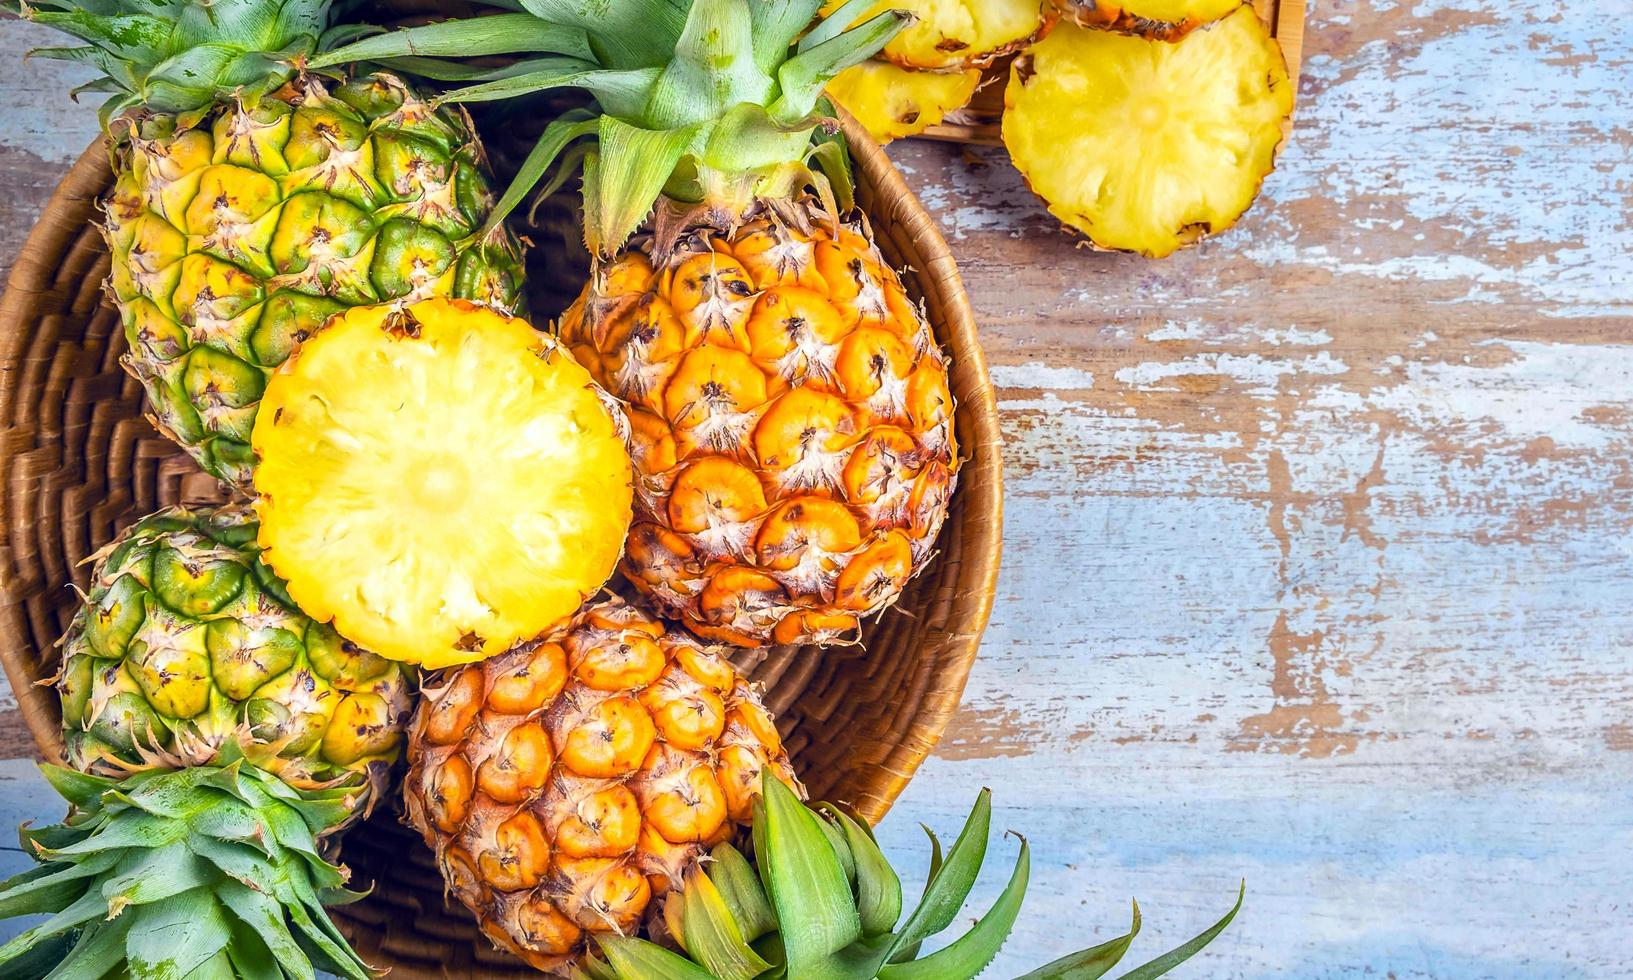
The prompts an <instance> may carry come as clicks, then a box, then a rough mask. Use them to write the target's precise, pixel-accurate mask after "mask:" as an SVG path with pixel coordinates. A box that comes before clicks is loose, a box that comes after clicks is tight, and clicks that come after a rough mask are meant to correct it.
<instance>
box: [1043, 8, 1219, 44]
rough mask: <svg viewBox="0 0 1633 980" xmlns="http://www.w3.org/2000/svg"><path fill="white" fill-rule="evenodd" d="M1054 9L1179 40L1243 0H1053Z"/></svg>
mask: <svg viewBox="0 0 1633 980" xmlns="http://www.w3.org/2000/svg"><path fill="white" fill-rule="evenodd" d="M1054 5H1055V10H1056V11H1058V12H1059V13H1060V15H1061V16H1062V17H1064V18H1065V19H1067V20H1069V21H1071V22H1073V23H1075V24H1078V25H1080V26H1083V27H1099V28H1103V29H1105V30H1111V31H1118V32H1120V33H1123V34H1138V35H1140V36H1142V37H1150V38H1155V39H1157V40H1159V41H1177V40H1179V39H1180V38H1182V37H1184V36H1185V35H1186V34H1189V33H1190V32H1191V31H1192V30H1194V29H1195V28H1197V27H1200V26H1202V25H1203V24H1211V23H1213V22H1214V21H1216V20H1218V19H1219V18H1221V17H1223V16H1225V15H1226V14H1228V13H1230V12H1231V11H1233V10H1235V9H1236V8H1237V7H1240V6H1241V5H1242V0H1054Z"/></svg>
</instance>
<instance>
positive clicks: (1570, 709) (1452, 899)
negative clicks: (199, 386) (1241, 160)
mask: <svg viewBox="0 0 1633 980" xmlns="http://www.w3.org/2000/svg"><path fill="white" fill-rule="evenodd" d="M1630 16H1633V3H1630V2H1628V0H1590V2H1585V3H1584V2H1574V3H1566V2H1560V0H1542V2H1540V3H1532V4H1510V3H1503V2H1497V0H1425V2H1412V3H1405V2H1402V3H1396V2H1389V0H1372V2H1350V0H1343V2H1325V0H1323V2H1317V3H1315V4H1314V9H1313V10H1312V11H1311V14H1310V19H1309V24H1308V28H1309V30H1308V36H1307V47H1306V60H1305V64H1304V77H1303V83H1302V91H1301V93H1300V105H1299V115H1298V120H1297V125H1296V128H1295V132H1294V137H1293V143H1292V146H1291V148H1290V149H1289V150H1287V152H1286V153H1285V154H1284V155H1283V161H1282V167H1281V170H1280V172H1279V173H1278V174H1276V175H1275V176H1274V177H1272V178H1271V180H1270V181H1269V183H1268V185H1267V188H1266V193H1265V197H1264V199H1263V200H1262V201H1261V203H1260V204H1259V206H1258V207H1257V208H1256V209H1255V210H1254V211H1253V212H1251V213H1250V214H1249V215H1248V217H1247V218H1246V219H1245V220H1244V221H1243V223H1242V225H1241V226H1240V227H1238V228H1237V229H1236V230H1235V231H1233V232H1231V233H1230V234H1227V235H1225V236H1224V237H1222V238H1220V239H1219V240H1217V241H1214V242H1210V243H1208V244H1206V245H1204V246H1203V247H1202V248H1200V249H1196V250H1193V251H1191V252H1188V253H1185V254H1182V255H1179V256H1177V257H1175V258H1173V259H1170V260H1168V261H1165V262H1161V263H1151V262H1146V261H1143V260H1140V259H1137V258H1130V257H1122V256H1105V255H1096V254H1091V253H1089V252H1087V251H1082V250H1078V249H1076V248H1074V247H1073V243H1072V240H1071V239H1069V238H1067V237H1066V236H1064V235H1062V234H1060V233H1058V232H1056V231H1055V230H1054V229H1053V227H1052V226H1051V223H1050V221H1049V219H1048V218H1047V216H1046V215H1045V213H1044V211H1043V210H1042V208H1041V207H1039V206H1038V205H1037V204H1036V203H1035V202H1034V201H1033V199H1032V198H1031V196H1030V195H1029V194H1028V193H1027V192H1026V190H1025V188H1024V187H1023V185H1022V184H1021V181H1020V179H1019V178H1018V177H1017V176H1016V175H1015V173H1014V171H1013V170H1011V169H1010V168H1009V166H1008V164H1007V163H1006V162H1005V160H1004V158H1003V156H1002V155H1001V153H999V152H996V151H984V150H983V151H978V152H975V153H965V152H962V151H960V150H959V149H958V148H956V147H951V146H947V145H939V144H927V143H917V142H914V143H908V144H901V145H898V146H895V147H892V156H893V157H895V159H896V160H897V161H898V162H899V163H900V165H901V167H902V169H903V170H904V171H905V172H907V174H908V178H909V180H910V182H911V183H913V184H914V185H915V186H916V187H917V189H918V190H919V193H920V194H921V195H922V196H923V197H924V199H925V201H926V203H927V204H929V205H930V207H931V209H932V210H933V211H934V212H935V214H936V215H937V217H938V218H939V219H940V221H941V223H942V226H943V228H944V229H945V230H946V232H947V235H948V237H949V239H950V240H951V241H952V244H953V247H954V250H955V252H956V253H957V255H958V257H959V259H960V261H961V263H962V265H963V269H964V273H965V276H966V278H967V279H968V282H969V287H970V292H971V294H972V296H973V297H974V300H975V303H976V306H977V312H978V314H979V315H980V317H981V319H982V328H983V331H984V337H985V341H986V345H987V351H988V354H989V356H990V357H991V359H992V361H993V363H994V374H995V375H996V376H997V378H998V380H999V383H1000V385H1002V387H1003V392H1002V404H1003V409H1004V423H1005V426H1006V433H1007V435H1008V439H1009V442H1008V447H1007V461H1008V470H1007V481H1008V488H1009V507H1008V513H1007V515H1006V517H1007V527H1008V532H1009V533H1008V539H1007V542H1008V548H1007V554H1006V560H1005V563H1004V573H1003V579H1002V583H1001V595H1000V597H999V603H998V607H997V611H996V613H995V615H994V618H993V623H992V628H991V630H990V631H989V632H988V634H987V643H986V646H985V648H984V650H983V654H982V659H981V660H980V662H979V663H978V664H977V665H976V668H975V672H974V675H973V676H972V678H971V681H970V686H969V691H968V694H967V696H966V701H965V706H964V710H963V712H962V714H961V715H960V717H959V719H958V722H957V723H956V725H955V726H954V728H953V730H952V731H951V732H950V733H949V734H948V737H947V739H946V740H945V741H944V742H943V743H942V745H941V747H940V749H939V750H938V752H937V755H936V757H935V758H934V759H933V760H932V761H931V762H930V763H929V764H927V765H926V766H925V768H924V769H923V771H922V772H921V773H920V775H919V776H918V778H917V779H916V780H915V781H914V783H913V785H912V787H911V788H910V789H909V790H908V792H907V794H906V796H905V797H903V799H902V801H901V803H900V805H899V806H898V807H897V808H896V810H895V811H894V812H893V813H892V815H891V817H890V818H889V819H888V820H887V822H886V824H885V827H884V836H885V838H886V843H887V849H890V850H892V851H893V852H894V853H897V854H902V855H908V854H920V853H922V849H921V843H922V839H921V838H920V837H919V831H918V829H917V828H916V827H915V824H916V823H917V822H918V821H924V822H927V823H929V824H931V825H932V826H934V827H938V828H944V829H952V828H954V827H955V826H956V824H957V822H958V819H959V818H960V817H961V815H962V809H963V808H964V807H965V806H966V805H967V804H968V802H969V800H970V799H971V798H972V797H973V794H974V791H975V789H976V787H978V786H981V785H983V784H985V785H991V786H994V787H996V788H997V790H998V796H997V802H998V804H999V808H1000V812H999V815H998V819H997V821H996V823H997V824H998V825H1000V826H1006V827H1011V828H1014V829H1016V830H1018V831H1021V832H1024V833H1025V834H1027V835H1028V837H1029V839H1030V840H1031V841H1032V844H1033V846H1034V847H1035V848H1036V850H1035V851H1034V855H1035V862H1036V863H1035V866H1034V872H1033V885H1032V889H1031V892H1030V895H1029V899H1028V902H1027V907H1026V909H1025V910H1024V911H1023V913H1022V926H1021V928H1020V929H1019V931H1018V932H1017V934H1016V936H1015V937H1014V939H1013V940H1012V941H1011V943H1010V945H1009V947H1008V948H1007V949H1006V951H1005V953H1004V955H1003V957H1002V959H1001V961H1000V963H999V964H998V967H997V968H995V969H994V970H993V971H992V975H994V976H997V977H1000V978H1002V977H1006V976H1013V975H1014V974H1015V973H1017V972H1021V971H1020V969H1019V968H1020V967H1022V966H1024V965H1033V964H1036V963H1040V962H1042V961H1043V960H1045V959H1047V958H1049V957H1050V956H1051V955H1053V954H1057V953H1060V952H1063V951H1065V950H1067V949H1068V948H1074V947H1079V946H1084V945H1088V944H1090V943H1091V942H1094V941H1098V940H1099V939H1103V938H1106V937H1108V936H1109V935H1111V934H1112V931H1113V930H1114V929H1116V928H1118V927H1122V926H1124V925H1125V924H1126V921H1127V911H1128V906H1127V899H1128V897H1129V896H1130V895H1133V896H1137V897H1138V898H1139V899H1140V901H1141V906H1142V908H1143V909H1144V911H1145V913H1146V916H1147V920H1146V921H1147V925H1146V930H1145V935H1144V936H1143V937H1142V939H1141V940H1140V941H1139V945H1138V946H1137V947H1136V954H1135V955H1136V956H1137V955H1138V953H1139V952H1140V951H1146V952H1155V951H1157V950H1159V949H1161V948H1165V947H1164V945H1163V944H1164V943H1167V944H1171V943H1173V942H1177V941H1179V940H1180V939H1181V938H1183V937H1184V936H1187V935H1189V934H1190V933H1192V932H1194V931H1196V930H1198V929H1200V928H1201V927H1202V926H1204V925H1205V924H1206V923H1207V922H1209V921H1211V920H1212V919H1213V918H1214V917H1215V916H1217V915H1218V914H1219V913H1220V912H1222V911H1223V910H1224V909H1225V908H1227V907H1228V906H1229V904H1230V901H1231V899H1232V897H1233V895H1234V891H1235V887H1236V882H1237V880H1238V879H1239V878H1243V877H1245V878H1246V879H1247V882H1248V897H1247V905H1246V910H1245V912H1244V913H1243V915H1242V917H1241V918H1240V919H1238V921H1237V923H1236V925H1235V926H1233V927H1232V929H1231V930H1230V931H1229V932H1228V933H1226V934H1225V936H1224V937H1222V938H1221V939H1220V941H1219V942H1218V943H1217V944H1216V945H1215V946H1214V947H1213V948H1212V950H1211V951H1210V952H1209V953H1207V954H1205V955H1204V957H1203V958H1202V959H1201V960H1199V961H1198V962H1197V964H1195V965H1191V966H1188V967H1186V968H1185V969H1184V971H1183V972H1182V974H1180V975H1183V976H1191V977H1203V976H1207V977H1233V978H1235V977H1294V978H1301V980H1315V978H1325V977H1361V976H1367V977H1380V978H1381V977H1395V978H1402V980H1405V978H1415V977H1436V978H1487V977H1493V978H1495V977H1516V978H1517V977H1525V978H1529V980H1540V978H1550V980H1551V978H1562V977H1596V978H1603V977H1628V976H1633V965H1630V961H1629V959H1628V955H1627V952H1626V947H1627V939H1628V936H1629V935H1630V934H1633V904H1630V898H1629V896H1630V886H1633V223H1630V222H1633V218H1630V212H1633V29H1630V28H1629V26H1628V25H1629V20H1628V18H1629V17H1630ZM39 43H52V38H51V35H49V34H48V33H46V32H44V31H40V30H37V29H34V28H32V27H30V26H28V25H21V24H18V23H16V22H11V21H6V22H0V93H3V96H4V97H3V98H0V187H3V188H5V193H4V194H3V195H0V264H3V263H4V262H6V261H7V260H8V259H9V257H10V256H11V255H12V254H14V253H15V251H16V249H17V247H18V246H19V245H20V243H21V242H22V240H23V236H24V234H25V233H26V231H27V228H28V226H29V225H30V224H31V222H32V220H33V217H34V215H35V213H36V211H37V208H38V206H39V204H40V202H42V201H43V200H44V199H45V197H46V195H47V193H48V191H49V190H50V188H51V186H52V185H53V184H54V183H55V182H56V180H57V178H58V176H59V174H60V172H61V171H62V170H63V168H64V167H65V166H66V165H67V163H68V161H69V160H70V159H71V158H72V156H73V155H74V154H75V153H77V152H78V150H79V149H80V148H81V147H83V146H84V145H85V142H86V140H87V139H88V138H89V137H90V135H91V134H92V132H93V130H94V126H95V124H94V120H93V115H92V112H91V109H90V108H89V107H81V108H77V109H74V108H69V107H68V103H67V101H66V99H65V96H64V92H65V91H66V90H67V88H68V87H69V85H70V83H71V82H72V81H74V80H75V73H74V72H72V71H68V70H65V69H62V68H60V67H59V66H56V65H54V64H51V63H46V62H39V61H35V62H30V63H27V64H25V63H24V62H23V61H22V51H23V49H24V48H26V47H28V46H30V45H32V44H39ZM8 705H9V702H5V701H0V756H7V757H10V758H11V759H13V760H15V761H10V762H4V763H0V779H6V780H9V781H4V782H0V823H3V824H5V825H8V826H9V825H11V824H13V823H15V822H16V821H18V820H20V819H22V818H23V817H25V816H26V817H34V818H47V817H51V816H55V815H57V814H56V809H57V808H56V805H55V804H54V803H52V802H50V801H49V800H48V799H47V798H46V797H45V796H44V787H43V784H42V783H41V782H40V781H39V780H38V778H37V777H35V776H33V775H32V770H31V769H30V767H29V765H28V763H27V762H25V761H24V760H25V759H26V758H27V757H28V756H29V755H30V753H31V749H32V746H31V745H30V743H29V741H28V738H27V735H26V734H25V732H24V731H23V728H22V725H21V722H20V721H19V720H18V719H16V718H15V714H14V712H13V713H11V714H7V712H6V710H5V708H6V706H8ZM1012 852H1013V848H1012V845H1009V844H1005V843H1002V842H998V843H995V846H994V855H993V858H992V859H991V860H992V861H993V865H994V866H993V867H992V868H991V869H989V872H990V880H989V881H988V882H987V883H986V887H985V888H984V889H983V890H982V891H981V892H980V893H979V894H978V896H977V897H978V898H979V899H981V900H982V902H983V907H984V901H985V900H986V899H988V898H990V896H991V895H992V894H993V893H994V892H995V891H996V889H997V887H998V886H999V884H1000V883H1001V879H1002V878H1003V877H1004V868H1003V865H1005V864H1006V863H1007V860H1008V856H1009V855H1010V854H1012ZM0 857H4V858H10V859H12V863H16V861H17V860H18V859H17V856H16V855H3V856H0ZM3 863H5V862H4V861H0V864H3ZM1135 961H1136V960H1134V959H1132V958H1131V960H1130V962H1135Z"/></svg>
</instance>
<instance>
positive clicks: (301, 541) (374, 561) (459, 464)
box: [252, 299, 632, 667]
mask: <svg viewBox="0 0 1633 980" xmlns="http://www.w3.org/2000/svg"><path fill="white" fill-rule="evenodd" d="M263 408H264V409H265V410H264V411H262V412H261V413H260V415H259V416H258V418H257V420H256V425H255V429H254V432H253V435H252V445H253V446H254V449H255V452H256V454H257V455H258V456H259V457H260V465H259V466H258V467H257V469H256V472H255V489H256V491H257V493H258V494H259V497H258V499H257V502H256V510H257V512H258V513H259V514H260V517H261V532H260V543H261V545H262V547H264V548H265V549H266V552H265V554H264V555H263V557H264V558H265V559H266V561H267V562H268V563H269V564H270V565H271V566H272V567H273V568H274V569H275V570H276V571H277V572H278V573H279V574H280V575H281V576H283V577H284V578H285V579H287V580H288V582H289V593H290V595H291V596H292V597H293V598H294V599H295V601H296V602H297V603H298V604H299V605H300V606H301V608H302V609H303V610H305V611H306V612H307V614H308V615H311V616H312V617H314V618H316V619H319V620H323V621H328V620H332V621H333V622H334V626H335V629H336V631H337V632H339V633H340V634H341V635H342V636H344V637H346V638H347V639H349V640H351V641H353V642H354V643H357V644H359V645H361V646H363V647H365V648H367V649H370V650H373V651H375V652H377V653H379V654H380V655H381V656H384V657H389V658H391V659H394V660H404V661H410V662H413V663H419V664H423V665H425V666H427V667H440V666H445V665H448V664H454V663H465V662H469V661H473V660H480V659H482V658H484V657H487V656H491V655H493V654H496V653H500V652H502V651H504V650H506V649H508V648H509V647H510V646H511V645H513V644H514V643H516V642H518V641H520V640H527V639H531V638H533V637H535V636H537V635H539V634H540V633H543V632H545V631H546V630H548V629H551V628H552V627H555V626H556V625H558V624H559V623H561V622H562V621H564V620H566V619H567V618H568V617H569V616H571V615H572V614H573V612H574V611H576V610H577V609H578V607H579V605H580V604H581V603H582V602H583V601H584V600H585V599H586V598H587V597H588V596H590V595H592V594H593V593H595V592H596V591H597V590H599V589H600V588H601V586H602V585H603V584H605V582H606V580H607V578H608V577H609V576H610V575H611V574H612V571H613V568H614V566H615V565H616V564H617V562H618V558H619V555H620V553H621V552H622V549H623V542H624V536H625V533H626V532H627V530H628V527H629V521H630V506H631V494H632V491H631V488H630V483H631V470H630V461H629V455H628V451H627V450H626V448H625V440H624V435H623V432H624V422H623V419H622V414H621V413H620V412H619V411H618V409H616V408H615V407H612V405H611V403H610V401H609V400H608V399H606V396H605V395H604V394H603V393H602V392H600V390H599V389H598V388H597V387H596V386H595V384H594V383H593V382H592V381H591V379H590V376H589V374H588V372H586V371H585V370H584V368H582V367H580V366H579V365H578V363H577V362H575V361H574V360H573V359H572V357H571V355H569V354H568V353H567V351H566V350H564V349H562V348H559V347H558V346H557V345H556V344H555V342H554V341H553V340H551V339H550V338H549V337H547V336H545V335H544V334H541V333H538V332H537V331H535V330H534V329H533V328H532V327H530V326H528V325H527V324H526V323H524V322H522V321H520V320H517V319H514V318H511V317H507V316H505V315H503V314H501V313H498V312H495V311H493V310H491V309H488V308H486V307H482V306H477V305H475V304H472V303H466V302H463V301H450V300H440V299H439V300H428V301H425V302H421V303H416V304H414V305H412V306H409V307H407V308H406V309H393V308H390V307H386V306H375V307H363V308H359V309H354V310H351V311H348V312H347V313H345V314H344V315H342V316H340V317H338V318H336V319H335V320H332V321H331V322H330V324H329V325H328V326H327V327H326V328H324V329H323V330H322V331H321V332H319V333H318V334H317V335H316V336H315V337H313V338H312V339H311V340H308V341H307V342H306V343H305V344H303V345H302V346H301V348H300V349H299V350H298V351H297V353H296V354H295V356H294V357H292V358H291V359H290V360H289V361H287V362H286V363H285V364H284V366H283V367H281V368H280V369H279V370H278V372H277V373H276V374H274V375H273V377H272V380H271V382H270V383H269V384H268V386H267V389H266V394H265V396H264V399H263Z"/></svg>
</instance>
